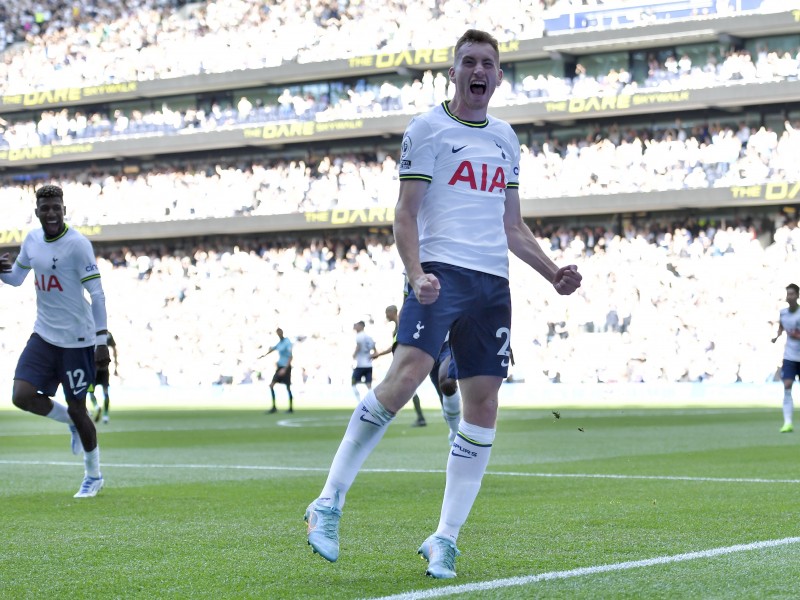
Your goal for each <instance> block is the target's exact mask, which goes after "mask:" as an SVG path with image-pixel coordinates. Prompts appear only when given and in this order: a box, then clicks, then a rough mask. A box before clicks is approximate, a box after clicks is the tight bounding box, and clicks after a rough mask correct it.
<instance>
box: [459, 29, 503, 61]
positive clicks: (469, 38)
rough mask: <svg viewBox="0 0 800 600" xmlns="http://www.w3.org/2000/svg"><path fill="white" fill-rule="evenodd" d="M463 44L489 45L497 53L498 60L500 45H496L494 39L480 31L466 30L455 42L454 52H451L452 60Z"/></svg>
mask: <svg viewBox="0 0 800 600" xmlns="http://www.w3.org/2000/svg"><path fill="white" fill-rule="evenodd" d="M465 44H489V45H490V46H491V47H492V48H494V51H495V52H497V57H498V58H500V45H499V44H498V43H497V40H496V39H495V37H494V36H493V35H491V34H489V33H486V32H485V31H481V30H480V29H467V30H466V31H465V32H464V35H462V36H461V37H460V38H458V41H457V42H456V47H455V50H453V59H455V57H456V56H458V51H459V50H461V47H462V46H464V45H465Z"/></svg>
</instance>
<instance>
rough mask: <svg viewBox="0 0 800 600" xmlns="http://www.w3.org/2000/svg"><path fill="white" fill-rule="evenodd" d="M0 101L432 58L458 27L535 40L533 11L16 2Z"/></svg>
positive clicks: (523, 1)
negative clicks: (395, 56)
mask: <svg viewBox="0 0 800 600" xmlns="http://www.w3.org/2000/svg"><path fill="white" fill-rule="evenodd" d="M5 10H6V13H7V15H8V20H7V22H6V26H5V29H6V31H5V33H6V40H7V42H6V43H8V42H16V43H15V44H14V43H12V44H10V45H8V46H7V48H6V52H5V60H4V61H3V62H2V63H0V95H5V94H9V93H25V92H26V91H29V90H35V89H57V88H61V87H75V86H78V87H82V86H89V85H98V84H103V83H114V82H122V81H145V80H152V79H165V78H171V77H180V76H188V75H198V74H202V73H220V72H227V71H231V70H238V69H257V68H263V67H274V66H278V65H280V64H281V63H283V62H284V61H297V62H300V63H310V62H322V61H327V60H332V59H340V58H347V57H351V56H360V55H366V54H375V53H376V52H399V51H403V50H407V49H410V48H436V47H440V46H441V43H442V40H443V39H447V40H450V39H452V40H455V39H457V38H458V36H460V35H461V34H462V33H463V29H464V25H465V23H480V24H481V28H482V29H485V30H487V31H490V32H492V33H493V34H495V35H496V36H497V37H498V39H501V40H510V39H527V38H533V37H539V36H541V34H542V25H543V21H542V11H543V8H542V5H541V3H540V2H539V0H486V1H484V2H469V1H467V0H449V1H448V2H428V1H426V0H402V1H401V0H390V1H385V0H380V1H377V0H368V1H364V2H329V1H320V0H282V1H280V2H275V1H270V2H264V1H263V0H213V1H212V0H206V1H202V2H195V3H191V4H187V3H186V2H183V1H181V0H137V1H136V2H120V1H106V2H96V3H95V2H90V1H88V0H87V1H84V2H63V1H62V0H18V1H16V2H14V3H10V6H8V7H7V8H6V9H5Z"/></svg>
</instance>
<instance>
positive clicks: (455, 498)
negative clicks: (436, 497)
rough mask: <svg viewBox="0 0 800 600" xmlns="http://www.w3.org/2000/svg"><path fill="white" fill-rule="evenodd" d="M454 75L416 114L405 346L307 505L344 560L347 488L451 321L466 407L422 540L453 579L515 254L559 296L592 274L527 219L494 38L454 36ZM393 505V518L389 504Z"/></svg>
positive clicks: (330, 553) (406, 166) (485, 447)
mask: <svg viewBox="0 0 800 600" xmlns="http://www.w3.org/2000/svg"><path fill="white" fill-rule="evenodd" d="M449 75H450V81H451V82H452V83H454V84H455V95H454V96H453V99H452V100H449V101H448V100H445V101H444V102H442V103H441V104H440V105H438V106H436V107H434V108H433V109H431V110H430V111H429V112H427V113H424V114H422V115H418V116H416V117H414V118H413V119H412V121H411V122H410V123H409V125H408V127H407V129H406V132H405V135H404V137H403V143H402V149H401V150H402V152H401V156H400V175H399V177H400V194H399V198H398V201H397V206H396V208H395V220H394V235H395V242H396V244H397V250H398V252H399V254H400V258H401V259H402V261H403V266H404V267H405V273H406V277H407V278H408V285H409V287H410V290H409V294H408V296H407V298H406V300H405V302H404V304H403V308H402V310H401V311H400V323H399V326H398V332H397V342H398V345H397V349H396V350H395V353H394V355H393V357H392V364H391V366H390V367H389V371H388V372H387V373H386V377H385V378H384V379H383V381H381V383H380V384H379V385H378V386H376V388H375V389H374V390H371V391H370V392H369V393H368V394H367V395H366V396H365V397H364V399H363V400H362V401H361V402H360V403H359V405H358V406H357V407H356V409H355V411H354V413H353V415H352V417H351V419H350V422H349V424H348V426H347V430H346V431H345V433H344V437H343V439H342V442H341V444H340V445H339V448H338V450H337V452H336V455H335V456H334V459H333V463H332V465H331V468H330V472H329V473H328V478H327V480H326V482H325V485H324V486H323V488H322V491H321V493H320V495H319V496H318V497H317V498H316V499H315V500H314V501H312V502H311V504H310V505H309V506H308V508H307V509H306V513H305V519H306V522H307V523H308V543H309V544H310V545H311V547H312V549H313V550H314V551H315V552H318V553H319V554H320V555H321V556H322V557H323V558H325V559H327V560H329V561H331V562H333V561H335V560H337V558H338V557H339V520H340V518H341V515H342V508H343V507H344V504H345V497H346V494H347V493H348V491H349V489H350V487H351V485H352V484H353V481H354V480H355V477H356V475H357V474H358V472H359V470H360V468H361V466H362V464H363V463H364V460H366V458H367V457H368V456H369V454H370V453H371V452H372V450H373V449H374V448H375V446H376V445H377V443H378V442H379V441H380V439H381V438H382V437H383V434H384V433H385V432H386V429H387V427H388V426H389V424H390V423H391V421H392V419H393V418H394V416H395V415H396V414H397V412H398V411H399V410H400V409H401V408H402V407H403V406H404V405H405V404H406V403H407V402H408V401H409V399H410V398H411V396H412V394H413V393H414V391H415V390H416V389H417V387H419V385H420V383H422V381H423V380H424V379H425V378H426V377H427V376H428V374H429V373H430V371H431V368H432V367H433V364H434V359H435V358H436V357H437V356H438V355H439V352H440V350H441V348H442V343H443V342H444V339H445V336H446V335H447V332H448V331H449V332H450V347H451V349H452V352H453V358H454V359H455V361H456V364H457V365H458V377H459V379H458V385H459V387H460V388H461V397H462V401H463V412H462V418H461V421H460V423H459V427H458V434H457V435H456V438H455V440H454V441H453V444H452V446H450V447H448V449H447V450H448V452H447V471H446V473H447V475H446V484H445V490H444V498H443V501H442V509H441V513H440V517H439V525H438V527H437V529H436V531H435V532H434V533H433V534H432V535H430V536H429V537H428V538H427V539H425V541H424V542H422V545H421V546H420V547H419V549H418V552H419V554H421V555H422V557H423V558H425V559H426V560H427V561H428V567H427V570H426V573H427V574H428V575H430V576H431V577H435V578H440V579H445V578H451V577H455V576H456V572H455V561H456V557H457V556H458V555H459V551H458V549H457V548H456V539H457V537H458V534H459V530H460V529H461V526H462V525H463V524H464V523H465V522H466V520H467V516H468V515H469V513H470V511H471V509H472V505H473V503H474V502H475V499H476V498H477V496H478V491H479V490H480V487H481V481H482V479H483V474H484V472H485V470H486V466H487V464H488V462H489V455H490V453H491V449H492V442H493V441H494V436H495V422H496V419H497V405H498V392H499V390H500V385H501V383H502V381H503V379H504V378H505V377H506V376H507V374H508V366H509V364H510V359H511V356H510V343H511V293H510V288H509V283H508V252H509V250H510V251H511V252H513V253H514V254H515V255H516V256H517V257H519V258H520V259H521V260H522V261H523V262H525V263H526V264H528V265H529V266H530V267H531V268H532V269H534V270H535V271H536V272H537V273H539V274H540V275H541V276H542V277H544V278H545V279H547V281H549V282H550V283H551V284H552V285H553V288H554V289H555V291H556V292H557V293H558V294H571V293H573V292H574V291H575V290H576V289H577V288H578V287H579V286H580V283H581V275H580V274H579V273H578V270H577V267H575V266H574V265H568V266H564V267H561V268H559V267H558V266H557V265H556V264H555V263H553V261H552V260H550V258H548V256H547V255H546V254H545V252H544V251H543V250H542V248H541V246H540V245H539V242H538V241H537V240H536V239H535V238H534V236H533V234H532V233H531V230H530V229H529V228H528V226H527V225H526V224H525V222H524V221H523V220H522V214H521V211H520V199H519V190H518V187H519V183H518V182H519V159H520V145H519V140H518V139H517V136H516V134H515V133H514V130H513V129H512V128H511V126H510V125H509V124H508V123H506V122H504V121H501V120H499V119H495V118H494V117H491V116H489V115H488V114H487V109H488V106H489V100H490V98H491V97H492V94H493V93H494V91H495V89H496V88H497V86H498V84H499V83H500V82H501V81H502V79H503V71H502V70H501V69H500V54H499V49H498V43H497V40H496V39H494V38H493V37H492V36H491V35H489V34H488V33H485V32H483V31H477V30H474V29H470V30H468V31H467V32H466V33H465V34H464V35H463V36H461V38H460V39H459V40H458V42H457V43H456V46H455V50H454V62H453V66H452V67H450V70H449ZM386 511H387V519H391V518H392V516H391V515H392V512H391V507H390V506H387V507H386Z"/></svg>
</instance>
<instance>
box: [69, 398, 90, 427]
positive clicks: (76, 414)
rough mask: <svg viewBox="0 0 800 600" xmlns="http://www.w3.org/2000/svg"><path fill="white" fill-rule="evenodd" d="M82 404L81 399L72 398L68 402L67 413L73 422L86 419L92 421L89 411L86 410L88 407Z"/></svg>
mask: <svg viewBox="0 0 800 600" xmlns="http://www.w3.org/2000/svg"><path fill="white" fill-rule="evenodd" d="M81 404H83V403H82V402H80V401H79V400H71V401H68V402H67V414H68V415H69V418H70V419H72V422H73V423H77V422H79V421H84V420H88V421H89V422H91V419H90V418H89V413H87V412H86V407H85V406H80V405H81Z"/></svg>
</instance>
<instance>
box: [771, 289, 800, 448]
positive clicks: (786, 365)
mask: <svg viewBox="0 0 800 600" xmlns="http://www.w3.org/2000/svg"><path fill="white" fill-rule="evenodd" d="M799 296H800V287H798V286H797V284H794V283H790V284H789V285H787V286H786V302H787V304H788V305H789V306H787V307H786V308H782V309H781V312H780V316H779V321H780V325H778V334H777V335H776V336H775V337H774V338H772V343H773V344H774V343H775V342H777V341H778V338H779V337H780V336H781V334H782V333H784V332H786V348H785V349H784V351H783V365H782V366H781V379H782V380H783V427H781V429H780V432H781V433H791V432H792V431H794V425H793V424H792V417H793V413H794V402H793V400H792V385H793V384H794V380H795V379H796V378H797V377H798V376H800V310H797V309H798V304H797V300H798V297H799Z"/></svg>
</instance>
